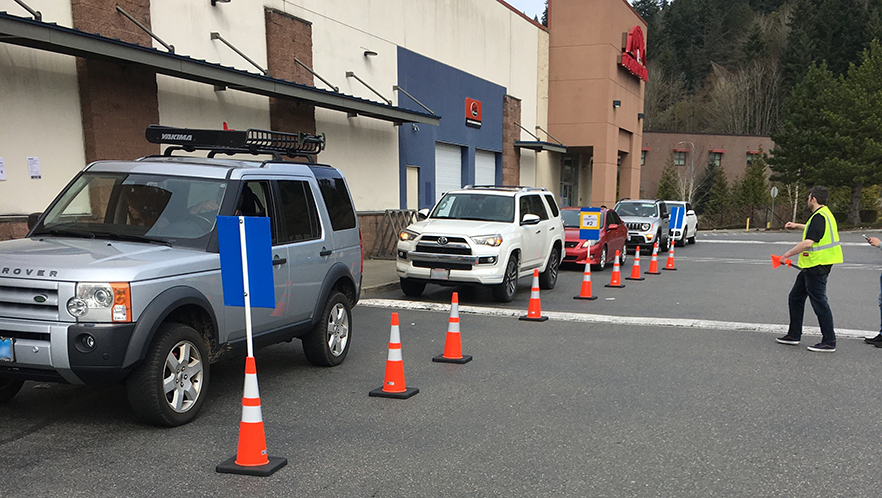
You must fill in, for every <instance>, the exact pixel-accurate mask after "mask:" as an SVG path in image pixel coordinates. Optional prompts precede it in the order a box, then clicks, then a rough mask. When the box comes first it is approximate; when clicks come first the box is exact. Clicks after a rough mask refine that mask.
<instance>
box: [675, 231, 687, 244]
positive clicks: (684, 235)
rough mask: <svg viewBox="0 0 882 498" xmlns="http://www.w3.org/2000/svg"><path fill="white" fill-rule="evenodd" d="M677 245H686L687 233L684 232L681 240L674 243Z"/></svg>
mask: <svg viewBox="0 0 882 498" xmlns="http://www.w3.org/2000/svg"><path fill="white" fill-rule="evenodd" d="M674 245H675V246H676V247H686V234H685V233H684V234H683V236H682V237H680V240H678V241H677V242H676V244H674Z"/></svg>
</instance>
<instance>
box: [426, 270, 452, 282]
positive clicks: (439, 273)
mask: <svg viewBox="0 0 882 498" xmlns="http://www.w3.org/2000/svg"><path fill="white" fill-rule="evenodd" d="M429 278H431V279H432V280H449V279H450V270H448V269H446V268H432V269H431V270H430V271H429Z"/></svg>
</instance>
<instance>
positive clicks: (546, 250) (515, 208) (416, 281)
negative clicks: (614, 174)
mask: <svg viewBox="0 0 882 498" xmlns="http://www.w3.org/2000/svg"><path fill="white" fill-rule="evenodd" d="M564 237H565V232H564V227H563V221H562V220H561V217H560V209H559V208H558V206H557V202H556V201H555V200H554V195H553V194H551V193H550V192H548V191H547V190H545V189H544V188H533V187H483V186H482V187H465V188H463V189H462V190H454V191H451V192H447V193H446V194H445V195H444V197H442V198H441V200H440V201H439V202H438V203H437V204H436V205H435V208H434V209H433V210H432V212H431V213H429V214H428V217H427V218H426V219H425V220H423V221H419V222H417V223H413V224H411V225H410V226H408V227H407V228H405V229H404V230H401V232H399V234H398V251H397V256H398V258H397V265H396V269H397V273H398V276H399V278H400V280H401V290H402V291H403V292H404V293H405V294H407V295H408V296H419V295H421V294H422V293H423V290H424V289H425V287H426V284H440V285H468V284H476V285H489V286H491V287H492V289H493V297H494V298H495V299H496V300H497V301H500V302H509V301H511V300H512V299H513V298H514V295H515V291H516V290H517V283H518V279H519V278H521V277H524V276H527V275H531V274H532V273H533V270H534V269H539V271H540V275H539V284H540V286H541V287H542V288H543V289H551V288H553V287H554V284H555V283H556V282H557V273H558V269H559V268H560V263H561V260H562V259H563V254H564Z"/></svg>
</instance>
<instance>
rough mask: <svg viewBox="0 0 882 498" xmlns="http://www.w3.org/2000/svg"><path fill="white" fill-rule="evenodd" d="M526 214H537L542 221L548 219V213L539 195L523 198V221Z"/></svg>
mask: <svg viewBox="0 0 882 498" xmlns="http://www.w3.org/2000/svg"><path fill="white" fill-rule="evenodd" d="M525 214H535V215H536V216H538V217H539V219H540V220H547V219H548V211H546V210H545V204H543V203H542V199H540V198H539V196H538V195H525V196H523V197H521V219H522V220H523V219H524V215H525Z"/></svg>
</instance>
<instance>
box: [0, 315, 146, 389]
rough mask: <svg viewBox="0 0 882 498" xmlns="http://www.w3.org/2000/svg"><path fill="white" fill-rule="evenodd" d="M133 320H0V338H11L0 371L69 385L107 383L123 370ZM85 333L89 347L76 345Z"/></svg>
mask: <svg viewBox="0 0 882 498" xmlns="http://www.w3.org/2000/svg"><path fill="white" fill-rule="evenodd" d="M134 328H135V324H134V323H126V324H71V323H59V322H41V321H36V320H21V319H7V318H0V337H11V338H12V340H13V345H12V349H13V354H14V361H11V362H9V361H0V375H2V376H8V377H15V378H20V379H25V380H40V381H45V380H54V381H62V382H68V383H71V384H91V385H101V384H112V383H115V382H118V381H120V380H122V379H123V378H124V377H125V375H126V373H127V371H124V370H122V369H121V368H120V366H121V365H122V361H123V357H124V356H125V352H126V348H127V347H128V344H129V339H130V338H131V336H132V331H133V330H134ZM83 334H88V335H90V336H92V337H93V338H94V347H93V348H91V349H87V348H85V347H83V346H82V344H81V341H80V340H79V338H80V337H81V336H82V335H83Z"/></svg>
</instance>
